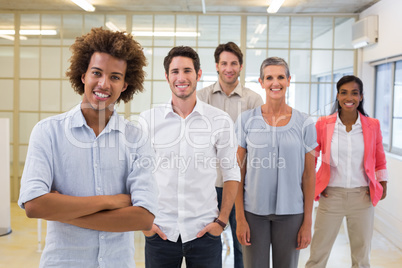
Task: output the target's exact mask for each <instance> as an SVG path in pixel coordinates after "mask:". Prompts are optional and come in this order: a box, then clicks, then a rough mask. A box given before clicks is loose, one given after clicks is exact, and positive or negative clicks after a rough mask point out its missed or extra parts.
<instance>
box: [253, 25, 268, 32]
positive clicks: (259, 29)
mask: <svg viewBox="0 0 402 268" xmlns="http://www.w3.org/2000/svg"><path fill="white" fill-rule="evenodd" d="M265 27H267V25H266V24H258V25H257V28H256V29H255V31H254V33H255V34H262V33H263V32H264V30H265Z"/></svg>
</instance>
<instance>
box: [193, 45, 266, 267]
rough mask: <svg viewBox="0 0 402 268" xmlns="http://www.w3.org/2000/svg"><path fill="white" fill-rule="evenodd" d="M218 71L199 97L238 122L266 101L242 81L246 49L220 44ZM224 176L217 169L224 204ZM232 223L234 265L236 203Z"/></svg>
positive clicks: (239, 263)
mask: <svg viewBox="0 0 402 268" xmlns="http://www.w3.org/2000/svg"><path fill="white" fill-rule="evenodd" d="M214 56H215V63H216V71H217V73H218V81H217V82H215V83H214V84H212V85H210V86H208V87H205V88H203V89H201V90H198V91H197V96H198V98H199V99H200V100H202V101H204V102H206V103H208V104H210V105H212V106H214V107H216V108H219V109H221V110H223V111H225V112H227V113H228V114H229V115H230V117H231V118H232V120H233V121H234V122H235V121H236V119H237V117H238V116H239V115H240V114H241V113H242V112H244V111H246V110H249V109H254V108H256V107H258V106H261V105H262V104H263V101H262V98H261V96H260V95H258V94H257V93H256V92H254V91H252V90H251V89H248V88H246V87H244V86H243V85H242V84H240V82H239V76H240V71H241V70H242V69H243V53H242V52H241V50H240V48H239V47H238V46H237V45H236V44H235V43H233V42H228V43H226V44H220V45H219V46H218V47H217V48H216V49H215V54H214ZM222 185H223V184H222V176H221V172H220V171H218V177H217V179H216V192H217V194H218V206H219V209H221V204H222V190H223V188H222ZM229 224H230V228H231V231H232V237H233V248H234V259H235V261H234V263H235V268H242V267H243V255H242V249H241V245H240V243H239V241H238V240H237V236H236V213H235V207H234V206H233V209H232V211H231V212H230V216H229Z"/></svg>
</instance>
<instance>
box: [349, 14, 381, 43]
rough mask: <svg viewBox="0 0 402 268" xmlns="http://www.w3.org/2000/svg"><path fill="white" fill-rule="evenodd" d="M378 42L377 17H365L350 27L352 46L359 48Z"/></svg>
mask: <svg viewBox="0 0 402 268" xmlns="http://www.w3.org/2000/svg"><path fill="white" fill-rule="evenodd" d="M377 42H378V16H367V17H365V18H364V19H361V20H359V21H356V22H355V23H354V24H353V25H352V45H353V47H354V48H361V47H365V46H368V45H372V44H375V43H377Z"/></svg>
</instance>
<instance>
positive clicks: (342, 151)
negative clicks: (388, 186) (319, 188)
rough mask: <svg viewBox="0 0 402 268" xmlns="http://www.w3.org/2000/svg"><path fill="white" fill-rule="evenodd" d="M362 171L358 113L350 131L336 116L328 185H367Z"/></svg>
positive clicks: (362, 161) (362, 160)
mask: <svg viewBox="0 0 402 268" xmlns="http://www.w3.org/2000/svg"><path fill="white" fill-rule="evenodd" d="M368 185H369V180H368V177H367V175H366V172H365V171H364V139H363V129H362V124H361V121H360V115H359V114H358V116H357V120H356V122H355V123H354V125H352V130H351V131H350V132H347V131H346V126H345V125H344V124H343V123H342V121H341V119H340V118H339V114H338V116H337V120H336V124H335V129H334V134H333V136H332V141H331V178H330V180H329V183H328V186H330V187H342V188H356V187H363V186H368Z"/></svg>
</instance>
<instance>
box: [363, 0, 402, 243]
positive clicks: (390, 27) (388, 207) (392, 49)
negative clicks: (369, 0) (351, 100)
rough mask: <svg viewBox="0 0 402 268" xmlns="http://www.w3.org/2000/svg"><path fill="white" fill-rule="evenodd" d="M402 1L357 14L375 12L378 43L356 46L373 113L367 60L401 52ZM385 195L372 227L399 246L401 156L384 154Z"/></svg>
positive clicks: (382, 3) (401, 235) (388, 0)
mask: <svg viewBox="0 0 402 268" xmlns="http://www.w3.org/2000/svg"><path fill="white" fill-rule="evenodd" d="M401 12H402V1H395V0H381V1H380V2H378V3H377V4H375V5H373V6H372V7H370V8H368V9H367V10H365V11H364V12H362V13H361V14H360V19H362V18H365V17H367V16H369V15H378V33H379V36H378V43H377V44H375V45H372V46H369V47H366V48H363V49H360V50H359V57H358V59H359V64H358V74H359V76H360V77H361V78H362V80H363V82H364V87H365V101H366V104H365V108H367V112H368V113H369V114H370V115H373V114H374V96H375V95H374V88H375V84H374V82H375V76H374V74H375V70H374V67H372V66H370V64H369V63H370V62H373V61H377V60H383V59H386V58H390V57H394V56H398V55H402V31H400V25H402V16H401ZM387 168H388V172H389V180H390V181H389V183H388V195H387V198H386V199H385V200H383V201H380V202H379V204H378V205H377V207H376V220H375V228H376V229H377V230H378V231H379V232H381V233H382V234H384V235H385V236H386V237H387V238H388V239H389V240H391V241H392V242H393V243H394V244H395V245H397V246H398V247H399V248H401V249H402V209H401V208H400V204H402V195H401V190H402V180H400V178H401V174H402V157H397V156H394V155H392V154H387Z"/></svg>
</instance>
